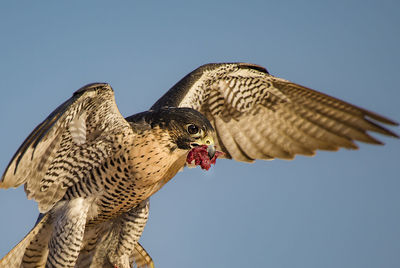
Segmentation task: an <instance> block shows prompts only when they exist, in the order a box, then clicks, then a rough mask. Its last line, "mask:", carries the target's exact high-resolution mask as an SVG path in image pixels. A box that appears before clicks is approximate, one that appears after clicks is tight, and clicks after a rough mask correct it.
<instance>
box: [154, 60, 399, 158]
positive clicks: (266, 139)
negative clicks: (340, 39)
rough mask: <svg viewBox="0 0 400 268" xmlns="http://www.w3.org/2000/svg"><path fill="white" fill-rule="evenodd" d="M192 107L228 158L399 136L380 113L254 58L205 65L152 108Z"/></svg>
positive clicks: (289, 153) (286, 155)
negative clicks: (293, 79)
mask: <svg viewBox="0 0 400 268" xmlns="http://www.w3.org/2000/svg"><path fill="white" fill-rule="evenodd" d="M168 106H169V107H190V108H193V109H196V110H198V111H200V112H201V113H203V114H204V115H205V116H206V117H207V118H208V119H209V120H210V122H211V124H212V125H213V126H214V128H215V130H216V134H217V141H216V142H217V146H219V148H218V149H219V150H222V151H224V152H225V153H226V157H228V158H233V159H235V160H238V161H246V162H251V161H253V160H255V159H273V158H283V159H292V158H293V157H294V156H295V155H296V154H303V155H313V154H314V153H315V151H316V150H317V149H321V150H337V149H338V148H340V147H344V148H349V149H356V148H357V145H356V144H355V143H354V141H362V142H367V143H372V144H381V142H379V141H378V140H377V139H375V138H374V137H372V136H370V135H369V134H368V133H367V132H368V131H372V132H378V133H381V134H384V135H388V136H392V137H398V136H397V134H395V133H394V132H392V131H390V130H388V129H386V128H384V127H383V126H382V124H389V125H397V123H396V122H394V121H392V120H390V119H387V118H385V117H383V116H381V115H378V114H376V113H373V112H370V111H368V110H365V109H362V108H359V107H357V106H355V105H352V104H350V103H347V102H344V101H341V100H339V99H336V98H333V97H330V96H328V95H325V94H323V93H320V92H318V91H315V90H312V89H309V88H306V87H303V86H301V85H298V84H295V83H292V82H290V81H287V80H284V79H281V78H278V77H274V76H272V75H270V74H269V73H268V72H267V70H266V69H265V68H263V67H261V66H258V65H255V64H249V63H215V64H206V65H203V66H201V67H199V68H197V69H196V70H194V71H193V72H191V73H189V74H188V75H186V76H185V77H184V78H183V79H182V80H180V81H179V82H178V83H176V84H175V85H174V86H173V87H172V88H171V89H170V90H169V91H168V92H167V93H165V95H164V96H162V97H161V98H160V99H159V100H158V101H157V102H156V103H155V104H154V105H153V107H152V109H159V108H161V107H168Z"/></svg>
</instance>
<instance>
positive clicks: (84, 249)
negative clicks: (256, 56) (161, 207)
mask: <svg viewBox="0 0 400 268" xmlns="http://www.w3.org/2000/svg"><path fill="white" fill-rule="evenodd" d="M383 125H391V126H397V125H398V124H397V123H396V122H394V121H392V120H390V119H388V118H386V117H383V116H381V115H378V114H376V113H374V112H370V111H368V110H365V109H362V108H359V107H357V106H354V105H352V104H349V103H347V102H344V101H341V100H338V99H336V98H333V97H330V96H328V95H325V94H323V93H320V92H317V91H315V90H312V89H309V88H306V87H304V86H301V85H298V84H295V83H292V82H290V81H287V80H284V79H281V78H278V77H274V76H272V75H270V74H269V73H268V71H267V70H266V69H265V68H263V67H261V66H258V65H255V64H249V63H216V64H206V65H203V66H201V67H199V68H197V69H196V70H194V71H193V72H191V73H189V74H188V75H186V76H185V77H184V78H183V79H181V80H180V81H179V82H178V83H177V84H175V85H174V86H173V87H172V88H171V89H170V90H169V91H168V92H167V93H165V95H164V96H162V97H161V98H160V99H159V100H158V101H157V102H156V103H155V104H154V105H153V106H152V107H151V108H150V110H148V111H146V112H142V113H139V114H135V115H133V116H130V117H127V118H124V117H123V116H122V115H121V114H120V113H119V111H118V108H117V106H116V103H115V100H114V94H113V90H112V88H111V86H110V85H108V84H104V83H95V84H90V85H87V86H85V87H83V88H81V89H79V90H78V91H76V92H75V93H74V94H73V96H72V97H71V98H70V99H68V100H67V101H66V102H64V103H63V104H61V105H60V106H59V107H58V108H57V109H56V110H55V111H54V112H53V113H51V114H50V115H49V117H47V118H46V119H45V120H44V121H43V122H42V123H41V124H40V125H39V126H37V127H36V129H35V130H34V131H33V132H32V133H31V134H30V135H29V136H28V138H27V139H26V140H25V141H24V142H23V144H22V145H21V147H20V148H19V149H18V151H17V152H16V153H15V155H14V157H13V158H12V159H11V161H10V163H9V165H8V167H7V168H6V170H5V172H4V174H3V177H2V179H1V182H0V187H1V188H9V187H18V186H20V185H22V184H23V185H24V187H25V191H26V194H27V197H28V198H31V199H34V200H35V201H36V202H37V203H38V206H39V210H40V212H41V215H40V217H39V219H38V222H37V224H36V225H35V227H34V228H33V229H32V231H31V232H30V233H29V234H28V235H27V236H26V237H25V238H24V239H23V240H22V241H21V242H20V243H19V244H18V245H17V246H16V247H15V248H14V249H13V250H12V251H11V252H10V253H8V254H7V255H6V256H5V257H4V258H3V259H2V260H1V261H0V265H1V267H3V266H7V267H19V266H23V267H44V266H46V267H131V264H132V263H135V264H136V265H137V266H138V267H145V266H152V265H153V262H152V259H151V258H150V256H149V255H148V254H147V253H146V251H145V250H144V249H143V247H142V246H141V245H140V244H139V243H138V241H139V238H140V236H141V234H142V231H143V228H144V226H145V225H146V221H147V217H148V211H149V198H150V196H151V195H152V194H154V193H155V192H157V191H158V190H159V189H160V188H161V187H162V186H163V185H164V184H165V183H167V182H168V181H169V180H170V179H172V178H173V177H174V176H175V174H176V173H177V172H178V171H179V170H181V169H182V168H183V167H184V166H185V165H188V164H190V165H191V164H195V165H199V166H201V167H202V168H204V169H208V168H210V165H211V164H213V163H215V160H216V158H217V157H223V158H227V159H233V160H236V161H244V162H253V161H254V160H256V159H264V160H270V159H274V158H280V159H293V158H294V157H295V155H298V154H300V155H307V156H312V155H314V154H315V151H316V150H318V149H319V150H330V151H336V150H338V149H339V148H347V149H357V148H358V147H357V145H356V144H355V141H360V142H365V143H370V144H382V143H381V142H380V141H379V140H377V139H376V138H374V137H372V136H370V135H369V134H368V132H376V133H380V134H383V135H386V136H391V137H395V138H398V137H399V136H398V135H397V134H396V133H394V132H392V131H391V130H389V129H387V128H385V127H384V126H383ZM216 148H217V149H218V150H219V151H217V150H216Z"/></svg>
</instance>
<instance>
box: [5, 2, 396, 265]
mask: <svg viewBox="0 0 400 268" xmlns="http://www.w3.org/2000/svg"><path fill="white" fill-rule="evenodd" d="M399 3H400V2H399V1H397V0H393V1H386V0H376V1H369V0H363V1H361V0H360V1H351V0H335V1H320V0H316V1H284V0H277V1H267V0H263V1H204V0H203V1H171V0H169V1H63V2H62V1H1V3H0V83H1V86H0V92H1V97H0V123H1V131H0V146H1V151H0V170H1V172H3V170H4V169H5V167H6V165H7V164H8V161H9V160H10V159H11V157H12V155H13V154H14V152H15V151H16V150H17V149H18V147H19V145H20V144H21V143H22V141H23V140H24V139H25V138H26V137H27V135H28V134H29V133H30V132H31V131H32V130H33V128H34V127H35V126H36V125H37V124H38V123H40V122H41V121H42V120H43V119H44V118H45V117H46V116H47V115H48V114H49V113H50V112H51V111H53V109H55V108H56V107H57V106H58V105H59V104H60V103H62V102H63V101H64V100H66V99H67V98H69V97H70V96H71V94H72V92H74V91H75V90H76V89H78V88H80V87H81V86H83V85H85V84H87V83H90V82H96V81H98V82H108V83H110V84H111V85H112V86H113V88H114V90H115V95H116V101H117V104H118V106H119V108H120V111H121V113H122V114H123V115H124V116H129V115H132V114H134V113H137V112H141V111H143V110H146V109H148V108H149V107H150V106H151V105H152V104H153V103H154V102H155V101H156V100H157V99H158V98H159V97H160V96H161V95H162V94H163V93H164V92H165V91H166V90H167V89H169V88H170V87H171V86H172V85H173V84H175V83H176V82H177V81H178V80H179V79H181V78H182V77H183V76H184V75H186V74H187V73H188V72H190V71H192V70H193V69H195V68H197V67H198V66H200V65H202V64H205V63H209V62H228V61H229V62H232V61H244V62H252V63H256V64H259V65H262V66H265V67H266V68H267V69H268V70H269V71H270V73H271V74H273V75H276V76H279V77H282V78H285V79H288V80H291V81H293V82H296V83H299V84H302V85H305V86H308V87H311V88H314V89H317V90H320V91H323V92H325V93H327V94H330V95H333V96H336V97H339V98H342V99H344V100H346V101H349V102H351V103H354V104H356V105H359V106H362V107H364V108H367V109H370V110H373V111H376V112H378V113H381V114H383V115H386V116H388V117H390V118H392V119H394V120H396V121H400V107H399V99H400V87H399V76H400V72H399V71H400V63H399V62H400V52H399V48H400V16H399V10H400V5H399ZM392 129H393V130H395V131H397V133H399V132H400V131H399V130H400V129H399V128H392ZM379 138H380V139H381V140H382V141H384V142H385V143H386V145H385V146H371V145H361V146H360V147H361V148H360V150H359V151H346V150H340V151H339V152H336V153H332V152H319V153H317V155H316V156H315V157H312V158H309V157H297V158H296V159H295V160H294V161H283V160H275V161H269V162H265V161H258V162H256V163H255V164H251V165H250V164H244V163H237V162H234V161H228V160H222V161H218V162H217V165H216V166H215V167H214V168H212V169H211V171H209V172H204V171H202V170H200V169H190V170H185V171H184V172H181V173H179V174H178V175H177V176H176V177H175V178H174V179H173V180H172V181H170V182H169V183H168V184H167V185H166V186H165V187H164V188H163V189H161V190H160V191H159V192H158V193H156V194H155V195H154V196H153V197H152V199H151V211H150V219H149V222H148V224H147V227H146V229H145V232H144V234H143V237H142V239H141V242H142V244H143V245H144V247H145V248H146V249H147V250H148V252H149V253H150V255H151V256H152V257H153V259H154V261H155V265H156V267H161V268H168V267H274V268H293V267H296V268H297V267H305V268H306V267H307V268H313V267H315V268H320V267H324V268H330V267H332V268H337V267H342V268H347V267H348V268H356V267H360V268H361V267H362V268H367V267H376V268H378V267H385V268H391V267H393V268H397V267H400V194H399V193H400V175H399V169H400V168H399V164H400V160H399V159H400V141H399V140H395V139H390V138H386V137H379ZM37 214H38V211H37V207H36V204H35V203H34V202H33V201H31V200H29V201H28V200H27V199H26V197H25V193H24V191H23V189H22V188H19V189H17V190H7V191H6V190H0V215H1V216H0V217H1V219H0V256H3V255H5V254H6V253H7V252H8V251H9V250H10V249H11V248H12V247H13V246H14V245H15V244H16V243H17V242H18V241H19V240H20V239H22V238H23V236H24V235H25V234H26V233H27V232H28V231H29V230H30V228H31V227H32V226H33V224H34V222H35V220H36V217H37Z"/></svg>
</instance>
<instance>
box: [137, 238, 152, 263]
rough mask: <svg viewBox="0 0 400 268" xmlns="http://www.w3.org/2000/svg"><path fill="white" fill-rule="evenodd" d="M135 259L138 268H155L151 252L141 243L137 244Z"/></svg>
mask: <svg viewBox="0 0 400 268" xmlns="http://www.w3.org/2000/svg"><path fill="white" fill-rule="evenodd" d="M133 259H134V262H135V264H136V267H138V268H147V267H149V268H154V263H153V260H152V259H151V257H150V255H149V253H147V251H146V250H145V249H144V248H143V246H142V245H141V244H140V243H137V244H136V245H135V251H134V252H133Z"/></svg>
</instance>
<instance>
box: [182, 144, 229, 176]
mask: <svg viewBox="0 0 400 268" xmlns="http://www.w3.org/2000/svg"><path fill="white" fill-rule="evenodd" d="M223 154H224V153H223V152H220V151H216V152H215V155H214V157H213V158H212V159H210V157H209V156H208V152H207V145H201V146H197V147H194V148H193V149H192V150H190V152H189V153H188V156H187V158H186V162H187V163H189V164H191V163H192V161H194V164H195V165H196V166H200V167H201V168H202V169H205V170H209V169H210V167H211V164H214V165H215V162H216V161H217V158H218V157H219V156H221V155H223Z"/></svg>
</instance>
